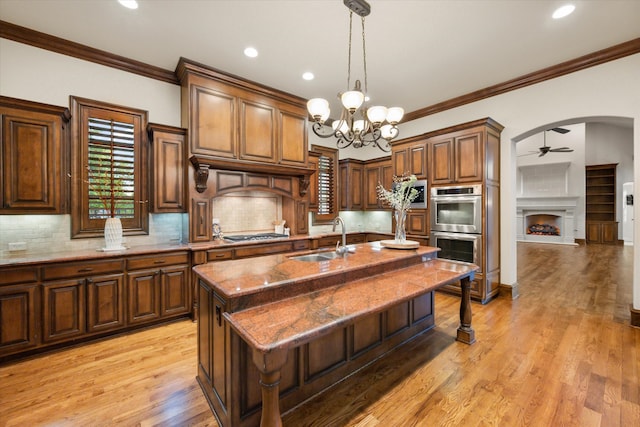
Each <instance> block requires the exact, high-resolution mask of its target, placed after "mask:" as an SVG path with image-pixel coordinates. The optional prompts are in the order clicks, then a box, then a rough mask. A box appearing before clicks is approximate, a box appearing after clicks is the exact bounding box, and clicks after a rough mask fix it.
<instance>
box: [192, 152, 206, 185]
mask: <svg viewBox="0 0 640 427" xmlns="http://www.w3.org/2000/svg"><path fill="white" fill-rule="evenodd" d="M189 160H190V161H191V164H193V167H194V168H195V171H194V177H195V181H196V191H197V192H198V193H204V192H205V191H207V181H208V180H209V165H207V164H202V163H200V162H198V159H197V158H196V157H195V156H194V157H191V158H190V159H189Z"/></svg>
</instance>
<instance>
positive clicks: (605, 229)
mask: <svg viewBox="0 0 640 427" xmlns="http://www.w3.org/2000/svg"><path fill="white" fill-rule="evenodd" d="M602 243H607V244H610V245H615V244H617V243H618V223H617V222H603V223H602Z"/></svg>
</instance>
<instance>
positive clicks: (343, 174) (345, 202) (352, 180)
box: [338, 159, 365, 211]
mask: <svg viewBox="0 0 640 427" xmlns="http://www.w3.org/2000/svg"><path fill="white" fill-rule="evenodd" d="M339 163H340V166H339V170H340V177H339V180H338V188H339V194H340V210H341V211H360V210H363V209H364V194H363V178H364V165H365V162H363V161H362V160H356V159H343V160H340V162H339Z"/></svg>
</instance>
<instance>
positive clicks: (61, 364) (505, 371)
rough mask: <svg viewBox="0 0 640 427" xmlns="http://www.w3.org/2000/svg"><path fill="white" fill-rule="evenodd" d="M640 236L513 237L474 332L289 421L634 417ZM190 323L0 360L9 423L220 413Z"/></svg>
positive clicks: (451, 323) (534, 422)
mask: <svg viewBox="0 0 640 427" xmlns="http://www.w3.org/2000/svg"><path fill="white" fill-rule="evenodd" d="M632 255H633V248H632V247H623V246H596V245H592V246H580V247H568V246H559V245H543V244H533V243H526V244H524V243H521V244H519V245H518V272H519V274H518V276H519V277H518V282H519V284H520V298H518V299H517V300H514V301H512V300H510V299H507V298H504V297H502V298H498V299H496V300H495V301H492V302H490V303H489V304H487V305H484V306H483V305H480V304H473V326H474V328H475V330H476V338H477V342H476V343H475V344H474V345H472V346H467V345H465V344H461V343H458V342H455V341H454V337H455V330H456V328H457V326H458V308H459V304H458V299H457V298H456V297H452V296H449V295H445V294H440V293H439V294H437V296H436V324H437V326H436V328H435V329H433V330H432V331H429V332H427V333H426V334H424V335H422V336H420V337H418V338H417V339H415V340H414V341H412V342H410V343H408V344H406V345H404V346H403V347H401V348H400V349H398V350H397V351H394V352H392V353H391V354H389V355H388V356H387V357H385V358H383V359H381V360H379V361H377V362H376V363H374V364H373V365H371V366H369V367H368V368H366V369H364V370H363V371H361V372H359V373H357V374H355V375H353V376H351V377H350V378H348V379H346V380H345V381H343V382H342V383H341V384H338V385H337V386H335V387H334V388H333V389H331V391H330V392H328V393H325V394H323V395H320V396H318V397H317V398H315V399H313V400H311V401H309V402H307V403H306V404H305V405H302V406H300V407H298V408H297V409H296V410H294V411H292V412H291V413H289V414H286V415H285V416H284V420H283V421H284V425H285V426H465V427H466V426H521V425H522V426H524V425H527V426H529V425H530V426H581V427H582V426H633V425H640V329H639V328H633V327H631V326H629V318H630V315H629V303H630V302H631V282H632V265H633V260H632ZM195 334H196V325H195V324H193V323H191V322H190V321H180V322H175V323H172V324H170V325H167V326H163V327H159V328H154V329H149V330H146V331H142V332H138V333H135V334H130V335H126V336H121V337H117V338H113V339H110V340H105V341H101V342H97V343H94V344H90V345H84V346H81V347H78V348H74V349H69V350H64V351H59V352H56V353H51V354H48V355H43V356H39V357H36V358H33V359H30V360H25V361H22V362H18V363H13V364H9V365H5V366H0V425H2V426H5V425H6V426H54V425H55V426H112V425H123V426H215V425H217V424H216V422H215V418H214V417H213V415H212V414H211V412H210V410H209V407H208V405H207V403H206V401H205V399H204V397H203V395H202V392H201V391H200V389H199V387H198V385H197V383H196V381H195V372H196V337H195Z"/></svg>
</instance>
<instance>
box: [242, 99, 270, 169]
mask: <svg viewBox="0 0 640 427" xmlns="http://www.w3.org/2000/svg"><path fill="white" fill-rule="evenodd" d="M239 106H240V156H239V157H240V159H242V160H254V161H259V162H266V163H275V162H276V155H277V153H276V119H275V117H276V114H275V110H274V108H273V107H271V106H268V105H264V104H259V103H256V102H252V101H249V100H244V99H240V100H239Z"/></svg>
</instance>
